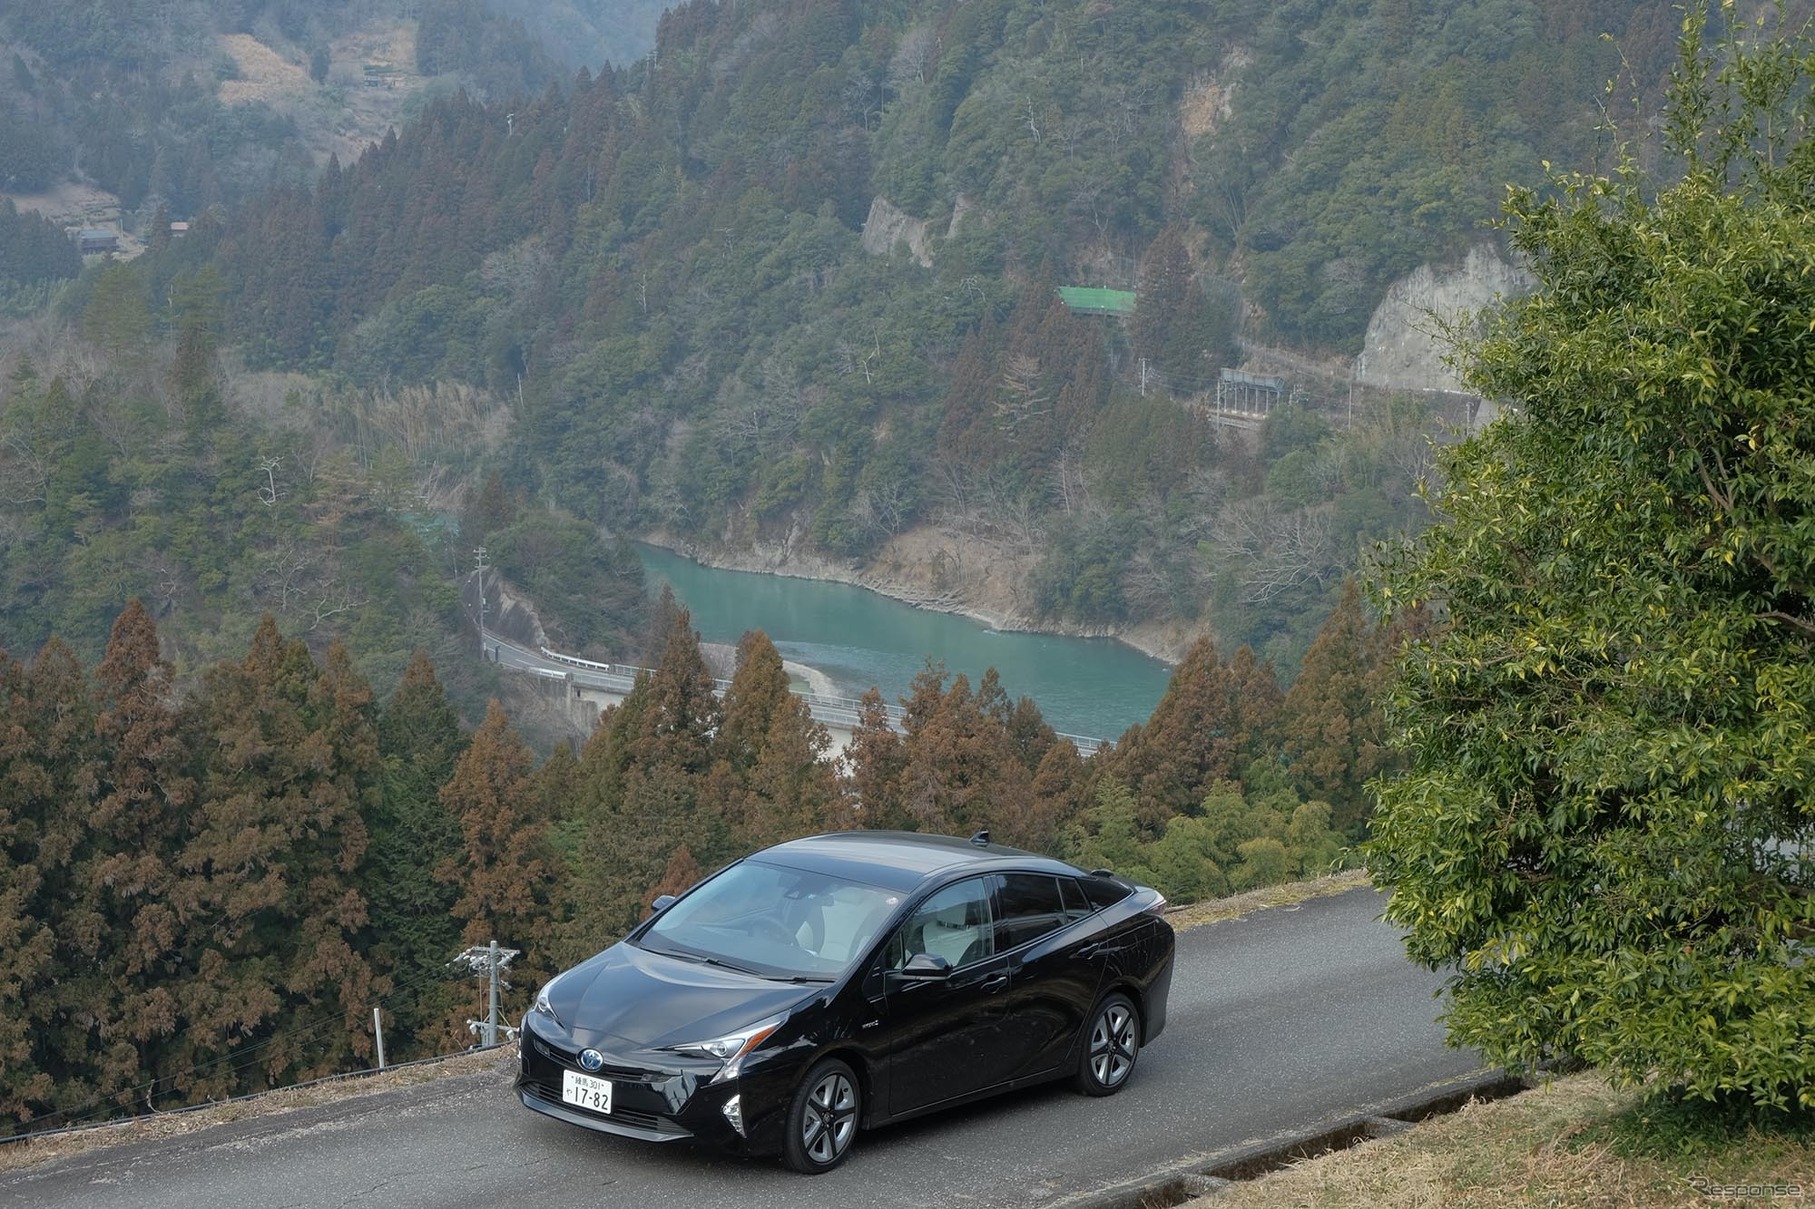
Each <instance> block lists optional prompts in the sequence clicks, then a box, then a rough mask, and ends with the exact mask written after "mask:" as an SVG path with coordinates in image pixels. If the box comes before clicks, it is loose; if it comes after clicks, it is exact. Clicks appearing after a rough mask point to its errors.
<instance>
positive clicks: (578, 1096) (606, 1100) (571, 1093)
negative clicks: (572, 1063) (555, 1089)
mask: <svg viewBox="0 0 1815 1209" xmlns="http://www.w3.org/2000/svg"><path fill="white" fill-rule="evenodd" d="M561 1099H562V1101H563V1102H565V1103H568V1104H575V1105H578V1106H579V1107H581V1108H590V1109H591V1110H592V1111H593V1112H610V1111H611V1080H610V1079H595V1078H593V1077H592V1076H591V1075H582V1074H581V1073H580V1072H579V1071H577V1070H564V1071H562V1072H561Z"/></svg>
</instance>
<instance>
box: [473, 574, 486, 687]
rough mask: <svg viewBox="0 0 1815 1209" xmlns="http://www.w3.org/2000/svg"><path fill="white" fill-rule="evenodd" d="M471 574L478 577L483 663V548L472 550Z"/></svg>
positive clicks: (480, 640) (480, 656)
mask: <svg viewBox="0 0 1815 1209" xmlns="http://www.w3.org/2000/svg"><path fill="white" fill-rule="evenodd" d="M473 574H475V575H477V576H478V577H479V661H480V662H481V663H483V662H485V547H484V546H475V547H474V548H473Z"/></svg>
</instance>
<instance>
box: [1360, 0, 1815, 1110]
mask: <svg viewBox="0 0 1815 1209" xmlns="http://www.w3.org/2000/svg"><path fill="white" fill-rule="evenodd" d="M1705 18H1706V14H1705V13H1700V12H1694V11H1692V12H1690V13H1689V15H1688V19H1687V21H1686V22H1685V26H1684V31H1685V32H1684V35H1683V44H1682V62H1681V66H1680V68H1679V71H1678V75H1677V79H1676V84H1675V88H1674V94H1673V98H1672V102H1671V106H1670V111H1669V123H1668V127H1667V130H1668V135H1667V139H1666V142H1665V147H1664V150H1665V151H1666V153H1667V155H1666V158H1665V162H1666V163H1667V164H1668V165H1669V166H1670V170H1671V172H1672V173H1673V174H1674V175H1673V176H1671V177H1668V178H1666V179H1664V180H1663V182H1662V183H1660V182H1659V180H1658V179H1657V178H1656V177H1654V176H1653V175H1650V174H1647V173H1646V172H1645V171H1642V170H1641V169H1640V167H1639V165H1638V163H1637V162H1636V160H1635V159H1634V158H1631V157H1629V158H1627V159H1626V160H1625V161H1624V162H1623V163H1622V164H1621V166H1620V168H1619V170H1618V171H1617V172H1615V173H1613V174H1612V175H1609V176H1583V175H1570V174H1559V175H1557V176H1555V177H1554V178H1553V180H1552V181H1551V182H1550V183H1551V186H1552V188H1550V189H1547V190H1544V191H1541V192H1540V191H1537V190H1528V189H1519V190H1514V191H1512V192H1511V194H1510V196H1509V198H1508V201H1507V207H1506V211H1507V221H1508V224H1509V226H1510V228H1511V231H1512V238H1513V240H1514V243H1515V244H1516V245H1517V246H1518V247H1519V249H1520V250H1522V251H1523V252H1524V253H1525V254H1526V255H1527V256H1528V257H1529V258H1530V261H1531V264H1532V267H1533V270H1534V272H1535V273H1536V274H1537V276H1538V278H1539V280H1540V282H1541V285H1540V288H1539V290H1538V291H1537V292H1536V293H1535V294H1534V295H1532V296H1531V297H1530V298H1528V299H1526V300H1524V301H1522V302H1520V303H1517V304H1515V305H1512V306H1510V307H1507V308H1505V309H1504V310H1503V311H1501V312H1500V313H1499V314H1497V315H1495V316H1492V317H1490V318H1489V319H1488V321H1487V322H1486V323H1485V325H1484V327H1483V328H1482V329H1481V331H1480V332H1479V334H1478V335H1476V336H1475V337H1473V338H1472V339H1470V340H1469V341H1468V342H1467V345H1466V352H1467V354H1468V356H1469V359H1470V362H1471V365H1472V370H1471V374H1470V377H1471V380H1472V382H1473V384H1474V386H1475V387H1476V389H1478V390H1479V391H1481V392H1482V393H1483V394H1484V395H1487V396H1489V397H1492V398H1496V399H1499V400H1501V401H1502V402H1503V404H1504V405H1506V406H1507V407H1508V408H1509V411H1510V414H1509V415H1508V416H1507V418H1505V419H1503V420H1501V421H1500V422H1498V423H1496V424H1495V425H1493V426H1491V427H1490V428H1489V429H1487V430H1486V431H1485V432H1484V433H1483V434H1482V435H1481V436H1480V437H1479V438H1477V439H1475V440H1472V441H1469V442H1467V443H1465V444H1463V445H1460V446H1457V447H1455V448H1453V449H1452V450H1450V451H1448V452H1447V453H1446V454H1445V455H1444V456H1443V458H1442V466H1441V470H1442V481H1443V486H1442V487H1441V489H1440V490H1439V491H1438V492H1437V493H1436V495H1435V506H1436V509H1437V511H1438V513H1439V514H1440V523H1439V524H1438V525H1437V526H1436V527H1435V528H1433V529H1431V530H1430V531H1428V532H1427V533H1426V534H1425V535H1424V536H1423V537H1422V538H1421V539H1420V540H1418V541H1416V542H1414V543H1412V544H1411V545H1409V546H1408V547H1407V548H1405V549H1403V550H1402V551H1401V552H1400V553H1399V555H1398V556H1397V557H1396V558H1394V559H1393V560H1391V561H1390V562H1389V563H1388V564H1387V565H1386V566H1385V568H1384V569H1383V571H1382V573H1381V574H1380V576H1379V579H1378V584H1377V586H1378V590H1379V594H1380V597H1381V599H1382V600H1383V601H1384V602H1385V603H1386V604H1387V605H1388V606H1389V607H1394V608H1399V609H1407V608H1413V607H1421V606H1424V605H1427V604H1428V605H1429V606H1431V607H1432V608H1434V609H1436V610H1438V612H1439V614H1440V616H1441V618H1442V620H1443V625H1442V627H1441V628H1440V629H1439V630H1438V631H1437V632H1435V633H1434V634H1433V635H1432V636H1430V637H1428V638H1426V639H1422V640H1419V641H1416V642H1414V643H1412V644H1411V645H1410V646H1409V647H1408V648H1407V654H1406V656H1405V658H1404V661H1403V663H1402V665H1401V668H1400V671H1399V676H1398V680H1397V684H1396V687H1395V689H1394V691H1393V694H1392V698H1391V706H1390V717H1391V719H1392V722H1393V726H1394V729H1395V732H1396V735H1397V740H1398V743H1399V745H1400V746H1401V748H1402V749H1403V750H1404V751H1405V752H1407V753H1408V755H1409V760H1410V764H1409V768H1408V770H1407V771H1406V772H1405V774H1404V775H1402V776H1396V777H1387V778H1385V779H1383V780H1381V781H1380V782H1379V783H1378V789H1379V809H1378V811H1377V813H1376V816H1375V819H1374V838H1373V840H1372V842H1371V843H1370V845H1369V848H1368V864H1369V867H1370V869H1371V870H1373V872H1374V875H1375V877H1376V880H1377V881H1378V882H1379V883H1380V884H1382V885H1385V886H1389V887H1391V888H1392V891H1393V897H1392V901H1391V904H1390V906H1389V908H1388V917H1389V918H1390V919H1392V920H1394V921H1395V922H1397V923H1400V924H1402V925H1404V926H1406V927H1408V928H1409V929H1410V936H1409V938H1408V945H1409V948H1410V951H1411V953H1412V955H1413V956H1414V957H1416V958H1417V959H1418V960H1420V961H1422V962H1424V963H1425V964H1426V965H1428V966H1430V967H1432V968H1433V969H1440V970H1446V971H1448V972H1449V982H1448V997H1449V1005H1448V1008H1447V1020H1448V1024H1449V1028H1450V1034H1451V1037H1452V1039H1453V1040H1455V1041H1456V1042H1457V1043H1459V1044H1466V1045H1471V1046H1476V1047H1478V1048H1480V1049H1481V1050H1482V1052H1483V1053H1485V1054H1486V1055H1487V1056H1488V1057H1489V1058H1490V1059H1491V1060H1493V1061H1495V1062H1503V1063H1507V1064H1509V1065H1511V1066H1514V1067H1524V1068H1529V1067H1531V1066H1532V1065H1534V1064H1536V1063H1538V1062H1541V1061H1543V1060H1545V1059H1548V1058H1551V1057H1553V1056H1558V1055H1571V1056H1574V1057H1577V1058H1580V1059H1585V1060H1586V1061H1588V1062H1590V1063H1592V1064H1594V1065H1596V1066H1598V1067H1602V1068H1604V1069H1606V1070H1607V1071H1609V1072H1611V1073H1613V1074H1614V1075H1616V1076H1621V1077H1624V1078H1627V1079H1639V1078H1644V1077H1648V1076H1656V1077H1658V1078H1660V1079H1661V1080H1662V1081H1663V1082H1664V1083H1665V1084H1666V1085H1671V1086H1675V1087H1677V1088H1679V1089H1681V1090H1682V1091H1683V1092H1684V1093H1685V1094H1688V1095H1690V1096H1693V1097H1698V1098H1708V1099H1714V1098H1738V1099H1740V1100H1742V1101H1751V1102H1755V1103H1758V1104H1767V1105H1777V1106H1782V1105H1785V1104H1787V1103H1792V1102H1800V1104H1802V1105H1803V1106H1809V1105H1815V963H1812V962H1811V961H1810V938H1811V935H1812V931H1815V859H1812V857H1815V848H1812V847H1811V845H1812V844H1815V804H1812V799H1811V797H1810V793H1809V787H1810V785H1811V782H1812V779H1815V731H1812V730H1811V727H1810V711H1811V708H1815V659H1812V655H1815V478H1811V475H1810V469H1811V467H1815V428H1812V427H1811V425H1810V422H1809V417H1810V414H1811V412H1810V406H1811V402H1812V401H1815V323H1811V315H1815V206H1811V203H1810V200H1809V198H1810V196H1811V193H1810V188H1811V185H1812V184H1815V144H1811V143H1810V142H1809V141H1808V140H1807V139H1806V138H1805V137H1804V134H1805V132H1806V130H1807V128H1808V122H1809V120H1810V118H1812V117H1815V101H1812V100H1811V95H1810V84H1811V64H1812V60H1811V58H1810V56H1811V52H1812V51H1815V41H1811V38H1810V36H1809V34H1808V32H1807V31H1806V29H1805V30H1804V31H1803V32H1801V33H1797V34H1794V35H1791V34H1786V33H1783V32H1781V30H1780V29H1776V28H1769V27H1765V28H1758V29H1754V30H1748V29H1746V28H1743V27H1740V26H1737V25H1735V26H1730V27H1729V28H1727V30H1726V32H1725V35H1724V36H1723V37H1722V38H1721V40H1720V41H1719V42H1718V44H1716V45H1714V46H1712V47H1708V46H1705V45H1704V43H1703V41H1702V38H1701V37H1700V30H1701V29H1702V23H1703V22H1704V21H1705Z"/></svg>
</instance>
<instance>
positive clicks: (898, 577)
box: [638, 525, 1205, 665]
mask: <svg viewBox="0 0 1815 1209" xmlns="http://www.w3.org/2000/svg"><path fill="white" fill-rule="evenodd" d="M638 540H639V541H642V542H645V543H647V544H649V545H651V546H656V547H659V548H660V549H663V550H668V551H671V552H673V553H675V554H678V555H681V556H682V557H683V558H688V559H691V560H693V561H694V562H697V563H699V564H701V565H702V566H707V567H714V568H717V569H719V570H722V571H749V572H754V573H757V574H762V575H782V576H788V577H790V578H794V579H813V580H823V581H827V582H831V583H845V584H851V585H853V586H856V587H860V588H864V589H866V590H868V591H871V592H875V593H877V594H878V595H881V596H887V597H889V598H890V599H892V600H898V601H901V602H902V603H903V604H908V605H912V606H914V607H915V608H917V609H927V610H930V611H932V612H935V613H950V614H954V615H956V616H960V617H968V618H970V619H971V620H972V621H975V622H977V623H979V624H980V625H984V626H988V627H989V628H990V629H993V630H1004V631H1009V632H1013V633H1034V634H1057V635H1061V636H1064V637H1068V638H1110V639H1114V640H1115V641H1117V642H1120V643H1122V644H1124V645H1126V646H1129V647H1132V648H1133V649H1135V650H1137V651H1139V652H1141V653H1142V654H1143V655H1147V656H1150V657H1151V658H1154V659H1158V660H1160V661H1161V662H1163V663H1166V664H1173V665H1176V664H1177V663H1178V662H1179V660H1180V659H1182V658H1183V657H1184V654H1185V652H1186V651H1187V650H1189V649H1190V646H1191V644H1192V643H1193V642H1194V641H1196V639H1197V638H1198V637H1199V636H1200V635H1201V634H1203V633H1204V632H1205V630H1204V627H1203V626H1202V625H1201V624H1200V625H1197V626H1191V625H1186V624H1185V623H1182V622H1145V623H1142V624H1139V625H1134V626H1127V627H1120V628H1118V627H1103V626H1078V625H1066V624H1064V623H1054V622H1049V621H1046V620H1043V619H1040V618H1038V617H1036V616H1035V615H1034V611H1033V609H1032V607H1031V602H1030V601H1029V600H1028V598H1027V587H1026V585H1027V581H1028V576H1029V575H1030V574H1031V572H1032V570H1033V566H1034V563H1035V562H1036V561H1037V559H1038V555H1037V553H1035V552H1034V551H1032V550H1028V549H1024V548H1017V547H1015V546H1013V545H1011V544H1009V543H1007V542H1001V541H993V540H990V539H987V538H980V537H977V536H975V535H972V534H966V533H960V532H958V531H956V530H953V529H947V528H944V527H941V526H937V525H922V526H920V527H918V528H915V529H911V530H908V531H907V532H905V533H900V534H897V535H896V536H895V537H893V538H891V539H890V540H889V542H888V544H887V545H885V546H884V547H883V548H882V549H881V550H880V551H879V552H878V553H877V555H876V557H875V558H873V559H871V560H870V561H869V562H868V563H867V564H864V565H861V566H859V565H857V564H854V563H847V562H841V561H839V560H837V559H831V558H827V557H825V556H824V555H821V554H818V553H813V552H809V551H805V550H802V549H799V548H798V547H796V546H795V545H794V544H793V542H791V541H788V542H779V543H778V542H757V543H755V544H754V545H752V546H750V547H748V548H743V549H736V550H731V549H726V548H723V547H718V546H711V547H708V546H703V545H700V544H698V543H695V542H690V541H687V540H685V539H682V538H677V537H675V536H674V535H672V534H668V533H664V532H661V531H659V530H658V531H656V532H653V533H648V534H644V535H643V536H642V537H640V538H638Z"/></svg>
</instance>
